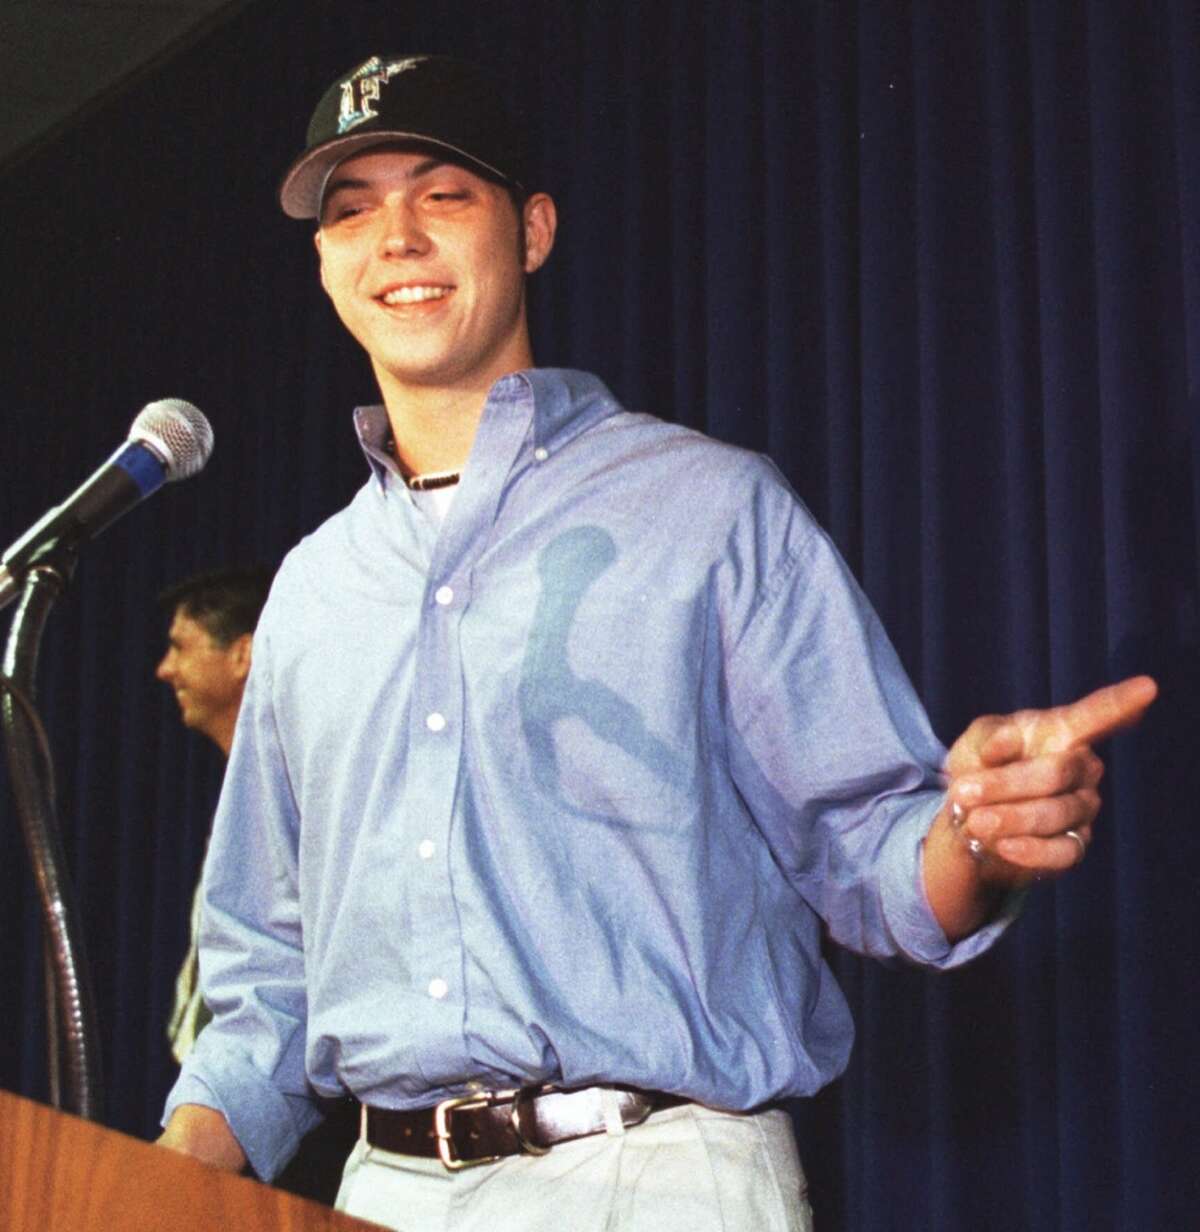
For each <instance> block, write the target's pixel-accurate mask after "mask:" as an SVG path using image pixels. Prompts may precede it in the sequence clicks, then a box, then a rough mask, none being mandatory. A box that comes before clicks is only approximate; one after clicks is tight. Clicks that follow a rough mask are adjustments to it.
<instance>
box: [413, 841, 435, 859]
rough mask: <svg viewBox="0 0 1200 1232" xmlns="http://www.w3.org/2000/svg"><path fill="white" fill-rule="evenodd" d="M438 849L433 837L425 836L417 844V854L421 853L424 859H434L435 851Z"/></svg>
mask: <svg viewBox="0 0 1200 1232" xmlns="http://www.w3.org/2000/svg"><path fill="white" fill-rule="evenodd" d="M436 850H437V847H436V846H435V844H434V841H433V839H431V838H423V839H422V840H421V841H420V842H419V843H418V844H417V855H419V856H420V857H421V859H422V860H432V859H433V853H434V852H435V851H436Z"/></svg>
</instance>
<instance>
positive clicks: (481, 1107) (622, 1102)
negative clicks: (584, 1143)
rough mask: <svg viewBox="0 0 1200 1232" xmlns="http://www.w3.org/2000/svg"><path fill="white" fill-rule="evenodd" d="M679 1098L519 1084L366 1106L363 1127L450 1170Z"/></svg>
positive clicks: (531, 1150) (551, 1142)
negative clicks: (417, 1102) (414, 1104)
mask: <svg viewBox="0 0 1200 1232" xmlns="http://www.w3.org/2000/svg"><path fill="white" fill-rule="evenodd" d="M614 1096H615V1097H616V1098H615V1099H614V1098H613V1097H614ZM686 1102H687V1101H686V1100H685V1099H684V1098H683V1097H682V1096H680V1095H667V1094H665V1093H664V1092H662V1091H639V1090H637V1089H636V1088H634V1087H584V1088H582V1089H580V1090H574V1091H560V1090H558V1089H557V1088H556V1087H553V1086H536V1087H521V1088H519V1089H517V1090H511V1091H480V1092H478V1093H476V1094H472V1095H459V1096H456V1097H454V1098H453V1099H444V1100H442V1102H441V1103H440V1104H437V1105H435V1106H434V1107H432V1108H415V1109H412V1110H410V1111H407V1112H401V1111H396V1110H393V1109H391V1108H370V1107H368V1108H366V1109H365V1111H366V1127H365V1129H366V1139H367V1142H368V1143H369V1144H370V1145H371V1146H377V1147H381V1148H382V1149H383V1150H385V1151H393V1152H395V1153H396V1154H398V1155H420V1156H424V1157H426V1158H429V1159H440V1160H441V1161H442V1163H443V1164H445V1166H446V1167H447V1168H448V1169H450V1171H452V1172H457V1171H458V1170H459V1169H460V1168H472V1167H475V1166H476V1165H477V1164H490V1163H495V1162H496V1161H497V1160H500V1159H503V1158H505V1157H506V1156H509V1155H522V1154H528V1155H545V1154H546V1153H547V1152H548V1151H549V1150H550V1148H551V1147H552V1146H556V1145H557V1144H558V1143H560V1142H569V1141H571V1139H573V1138H586V1137H587V1136H588V1135H590V1134H602V1133H604V1132H605V1130H606V1129H607V1128H608V1118H609V1117H610V1116H619V1117H620V1119H621V1124H622V1125H624V1126H625V1127H627V1128H628V1127H630V1126H633V1125H640V1124H641V1123H642V1122H643V1121H644V1120H645V1119H646V1118H647V1117H648V1116H649V1115H650V1114H651V1113H652V1112H657V1111H658V1110H659V1109H660V1108H670V1107H673V1106H674V1105H677V1104H683V1103H686Z"/></svg>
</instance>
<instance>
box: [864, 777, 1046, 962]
mask: <svg viewBox="0 0 1200 1232" xmlns="http://www.w3.org/2000/svg"><path fill="white" fill-rule="evenodd" d="M944 804H945V796H943V795H941V794H938V795H935V796H933V797H931V799H930V800H929V801H927V802H926V803H925V804H923V805H922V806H921V807H919V808H916V809H913V810H912V811H911V812H910V813H908V815H907V816H905V817H904V818H903V819H902V820H901V821H899V822H898V823H897V824H896V827H895V829H894V830H893V831H892V834H891V835H890V837H889V840H888V847H887V852H886V854H885V856H884V860H883V868H882V874H881V875H882V882H883V884H882V890H883V901H884V904H885V914H886V916H887V922H888V927H889V929H890V930H891V932H892V936H893V938H894V940H895V943H896V948H897V950H898V951H899V952H900V953H901V954H903V955H904V957H905V958H908V959H910V960H911V961H913V962H916V963H920V964H921V965H922V966H929V967H935V968H939V969H941V970H948V969H949V968H951V967H961V966H962V965H963V964H964V963H968V962H970V961H971V960H972V959H974V958H978V957H979V956H980V955H981V954H983V953H985V952H986V951H987V950H989V949H991V947H992V946H993V945H995V944H996V942H997V941H998V940H999V939H1000V938H1001V936H1003V934H1004V933H1005V932H1006V931H1007V929H1008V927H1009V925H1010V924H1012V922H1013V921H1014V920H1015V919H1016V918H1017V916H1018V915H1020V913H1021V906H1022V904H1023V903H1024V901H1025V896H1026V894H1027V892H1028V891H1027V890H1014V891H1013V892H1012V893H1010V894H1008V895H1006V896H1005V898H1004V900H1003V902H1001V904H1000V907H999V909H998V910H997V912H996V914H995V915H994V916H992V918H991V919H989V920H988V922H987V923H986V924H984V925H983V926H982V927H981V928H979V929H977V930H976V931H975V932H973V933H972V934H971V935H970V936H968V937H964V938H963V939H962V940H961V941H959V942H958V943H957V944H955V945H951V944H950V942H949V940H948V939H947V938H946V934H945V933H944V932H943V931H942V927H941V925H940V924H939V923H938V922H937V917H936V916H935V915H934V914H933V909H932V908H931V907H930V906H929V900H928V899H927V898H926V897H925V881H924V877H923V876H922V871H921V848H922V844H923V843H924V841H925V836H926V835H927V834H928V833H929V831H930V829H931V827H932V826H933V823H934V820H935V819H936V818H937V815H938V812H939V811H940V809H941V808H942V806H943V805H944Z"/></svg>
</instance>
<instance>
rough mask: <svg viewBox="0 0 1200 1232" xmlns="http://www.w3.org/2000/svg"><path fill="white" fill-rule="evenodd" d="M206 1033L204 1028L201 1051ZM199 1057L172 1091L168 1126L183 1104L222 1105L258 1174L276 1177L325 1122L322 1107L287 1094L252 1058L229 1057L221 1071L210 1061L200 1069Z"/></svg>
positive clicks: (165, 1113)
mask: <svg viewBox="0 0 1200 1232" xmlns="http://www.w3.org/2000/svg"><path fill="white" fill-rule="evenodd" d="M203 1038H204V1036H203V1033H202V1034H201V1036H200V1038H199V1039H198V1040H197V1041H196V1045H197V1050H198V1049H199V1047H200V1044H201V1042H202V1041H203ZM194 1056H195V1052H193V1054H192V1055H191V1056H189V1057H188V1060H187V1061H186V1062H185V1063H184V1067H183V1070H182V1072H181V1073H180V1075H179V1078H178V1079H177V1080H176V1082H175V1085H174V1086H173V1087H172V1088H171V1093H170V1094H169V1095H168V1096H167V1103H166V1107H165V1109H164V1110H163V1117H162V1123H163V1125H164V1126H165V1125H166V1123H167V1122H168V1121H169V1120H170V1119H171V1114H172V1113H173V1112H174V1111H175V1109H176V1108H178V1107H180V1106H181V1105H182V1104H199V1105H201V1106H202V1107H205V1108H214V1109H216V1111H217V1112H219V1113H220V1114H221V1115H222V1116H223V1117H224V1118H225V1120H226V1121H227V1122H228V1123H229V1128H230V1129H231V1130H232V1131H233V1136H234V1137H235V1138H236V1139H237V1140H238V1145H239V1146H240V1147H241V1148H242V1150H243V1151H244V1152H245V1154H246V1158H247V1159H248V1160H249V1162H250V1166H251V1167H252V1168H253V1169H254V1172H255V1174H256V1175H257V1176H259V1177H260V1178H261V1179H262V1180H264V1181H269V1180H271V1178H272V1177H274V1176H276V1175H277V1174H278V1173H279V1171H280V1170H281V1169H282V1168H283V1166H284V1165H285V1164H286V1163H287V1162H288V1160H289V1159H291V1157H292V1156H293V1155H294V1154H295V1153H296V1149H297V1147H298V1146H299V1145H300V1139H301V1138H302V1137H303V1135H304V1134H305V1133H307V1132H308V1130H309V1129H311V1128H312V1127H313V1126H314V1125H315V1124H317V1122H318V1121H320V1119H321V1114H320V1112H319V1111H318V1109H317V1108H316V1106H315V1105H314V1104H312V1103H311V1102H309V1101H308V1100H305V1099H303V1098H302V1097H300V1096H295V1095H284V1094H283V1093H282V1092H281V1091H279V1090H278V1089H277V1088H276V1087H274V1086H273V1085H272V1084H271V1083H270V1082H269V1081H268V1080H266V1079H265V1078H264V1077H263V1076H262V1074H260V1073H259V1072H258V1070H257V1069H255V1068H254V1066H253V1065H252V1064H251V1063H250V1062H249V1061H246V1060H242V1059H241V1058H237V1057H228V1056H223V1057H222V1058H221V1066H220V1070H219V1072H214V1069H215V1068H216V1067H215V1066H213V1065H211V1064H210V1065H208V1066H205V1067H204V1071H203V1073H199V1072H196V1070H198V1069H199V1068H200V1067H199V1065H194V1064H193V1057H194Z"/></svg>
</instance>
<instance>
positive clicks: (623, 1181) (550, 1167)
mask: <svg viewBox="0 0 1200 1232" xmlns="http://www.w3.org/2000/svg"><path fill="white" fill-rule="evenodd" d="M337 1209H338V1210H340V1211H345V1212H346V1213H347V1214H349V1215H357V1216H359V1217H360V1218H362V1219H369V1220H373V1221H374V1222H375V1223H380V1224H383V1225H384V1226H385V1227H389V1228H395V1229H398V1230H399V1232H507V1230H508V1229H513V1230H514V1232H601V1229H603V1230H604V1232H718V1230H720V1232H811V1229H812V1213H811V1211H810V1209H809V1205H808V1194H807V1184H806V1182H805V1179H804V1173H803V1171H802V1170H801V1168H800V1160H799V1157H798V1156H797V1154H796V1145H795V1139H794V1138H793V1135H792V1125H791V1121H790V1119H789V1118H788V1116H787V1114H786V1113H785V1112H781V1111H778V1110H772V1111H768V1112H759V1113H754V1114H735V1113H727V1112H714V1111H713V1110H711V1109H709V1108H702V1107H700V1106H699V1105H697V1104H684V1105H681V1106H680V1107H677V1108H665V1109H663V1110H662V1111H661V1112H656V1113H654V1114H653V1115H652V1116H651V1117H650V1119H649V1120H647V1121H644V1122H643V1123H642V1124H641V1125H635V1126H633V1127H631V1128H629V1129H626V1130H623V1131H620V1132H610V1133H607V1134H603V1133H602V1134H595V1135H593V1136H592V1137H589V1138H579V1139H576V1140H575V1141H574V1142H564V1143H562V1144H560V1145H559V1146H556V1147H554V1149H553V1150H552V1151H551V1152H550V1153H549V1154H548V1155H542V1156H533V1155H514V1156H512V1157H510V1158H507V1159H504V1160H501V1161H500V1162H499V1163H495V1164H485V1165H482V1166H481V1167H478V1168H469V1169H466V1170H465V1171H462V1172H449V1171H447V1170H446V1169H445V1168H444V1167H443V1166H442V1164H441V1163H440V1162H439V1161H438V1160H436V1159H433V1160H431V1159H419V1158H414V1157H412V1156H409V1155H395V1154H393V1153H392V1152H390V1151H384V1150H380V1149H379V1148H378V1147H372V1146H368V1145H367V1143H366V1141H365V1140H364V1139H362V1138H360V1139H359V1141H358V1144H357V1146H356V1147H355V1148H354V1151H353V1153H352V1154H351V1156H350V1158H349V1160H348V1161H347V1163H346V1170H345V1173H344V1175H343V1178H342V1186H341V1189H340V1190H339V1191H338V1197H337Z"/></svg>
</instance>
